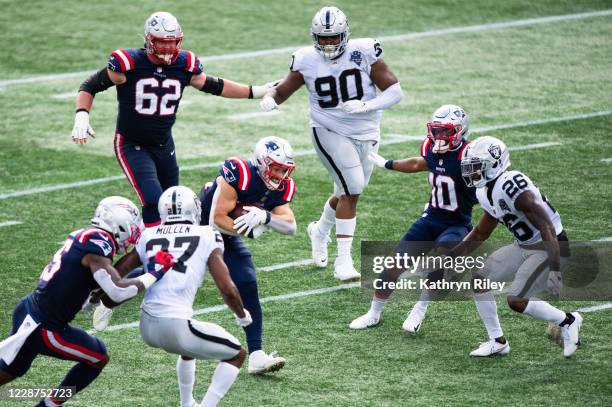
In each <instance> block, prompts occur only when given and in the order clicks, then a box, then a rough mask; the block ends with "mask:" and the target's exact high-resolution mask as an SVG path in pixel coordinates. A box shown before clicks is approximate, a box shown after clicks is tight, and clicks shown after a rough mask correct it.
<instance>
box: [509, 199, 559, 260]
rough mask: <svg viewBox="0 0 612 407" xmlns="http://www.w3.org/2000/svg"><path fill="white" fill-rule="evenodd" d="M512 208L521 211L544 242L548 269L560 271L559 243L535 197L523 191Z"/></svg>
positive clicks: (544, 211)
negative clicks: (536, 229)
mask: <svg viewBox="0 0 612 407" xmlns="http://www.w3.org/2000/svg"><path fill="white" fill-rule="evenodd" d="M514 207H515V208H516V209H518V210H519V211H522V212H523V213H524V214H525V216H527V219H529V222H531V224H532V225H534V226H535V227H536V228H538V230H539V231H540V234H541V236H542V240H543V241H544V242H545V243H544V245H545V246H546V251H547V252H548V263H549V268H550V270H552V271H560V270H561V251H560V249H559V242H558V241H557V235H556V233H555V226H554V225H553V223H552V221H551V220H550V217H549V216H548V213H546V210H545V209H544V208H543V207H542V205H541V204H540V203H539V202H538V201H537V200H536V197H535V195H534V194H533V192H531V191H523V192H521V194H520V195H519V196H518V197H517V198H516V201H514Z"/></svg>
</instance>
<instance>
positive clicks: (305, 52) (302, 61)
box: [289, 47, 316, 72]
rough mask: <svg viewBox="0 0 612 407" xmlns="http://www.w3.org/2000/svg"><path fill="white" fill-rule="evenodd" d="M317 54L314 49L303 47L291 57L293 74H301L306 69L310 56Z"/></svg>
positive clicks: (290, 65) (290, 66) (290, 67)
mask: <svg viewBox="0 0 612 407" xmlns="http://www.w3.org/2000/svg"><path fill="white" fill-rule="evenodd" d="M313 52H314V53H316V51H315V49H314V48H313V47H303V48H300V49H298V50H297V51H295V52H294V53H293V55H291V63H290V64H289V69H290V70H291V71H293V72H299V71H301V70H303V69H304V67H305V65H306V63H307V62H306V61H307V58H308V56H309V54H311V53H313Z"/></svg>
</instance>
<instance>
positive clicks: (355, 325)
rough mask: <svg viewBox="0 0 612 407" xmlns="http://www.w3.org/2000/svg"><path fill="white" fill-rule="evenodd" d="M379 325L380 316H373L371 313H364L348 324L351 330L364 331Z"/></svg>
mask: <svg viewBox="0 0 612 407" xmlns="http://www.w3.org/2000/svg"><path fill="white" fill-rule="evenodd" d="M378 324H380V314H378V316H374V315H372V314H371V313H369V312H368V313H366V314H364V315H362V316H360V317H357V318H355V319H354V320H353V322H351V323H350V324H349V328H351V329H366V328H372V327H375V326H377V325H378Z"/></svg>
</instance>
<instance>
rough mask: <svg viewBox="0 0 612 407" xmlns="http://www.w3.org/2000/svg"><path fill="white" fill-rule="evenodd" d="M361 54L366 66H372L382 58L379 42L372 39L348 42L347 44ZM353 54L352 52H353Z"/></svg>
mask: <svg viewBox="0 0 612 407" xmlns="http://www.w3.org/2000/svg"><path fill="white" fill-rule="evenodd" d="M351 42H352V45H353V47H355V48H356V49H357V51H358V52H361V53H362V54H363V56H364V58H365V60H366V61H367V62H368V65H372V64H373V63H375V62H376V61H378V60H379V59H381V58H382V57H383V49H382V46H381V44H380V41H378V40H377V39H374V38H357V39H355V40H349V44H351ZM353 52H354V51H353Z"/></svg>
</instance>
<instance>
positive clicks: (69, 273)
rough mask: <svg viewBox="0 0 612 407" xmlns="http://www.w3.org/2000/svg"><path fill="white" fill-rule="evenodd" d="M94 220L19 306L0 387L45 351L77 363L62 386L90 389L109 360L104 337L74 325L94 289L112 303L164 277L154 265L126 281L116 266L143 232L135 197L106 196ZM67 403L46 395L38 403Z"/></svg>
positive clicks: (1, 349) (0, 353)
mask: <svg viewBox="0 0 612 407" xmlns="http://www.w3.org/2000/svg"><path fill="white" fill-rule="evenodd" d="M91 224H92V226H93V227H90V228H85V229H81V230H78V231H75V232H72V233H71V234H70V235H69V236H68V238H67V240H66V242H65V243H64V246H63V247H62V248H61V249H60V250H58V252H57V253H56V254H55V256H53V259H52V260H51V262H50V263H49V264H48V265H47V266H46V267H45V268H44V269H43V271H42V274H41V275H40V279H39V281H38V286H37V287H36V289H35V290H34V291H33V292H31V293H30V294H28V295H27V296H26V297H24V298H23V299H22V300H21V301H20V302H19V303H18V304H17V306H16V307H15V309H14V311H13V324H12V329H11V336H10V337H9V338H8V339H6V340H5V341H3V342H2V343H0V357H1V358H2V361H0V385H2V384H5V383H8V382H10V381H12V380H13V379H15V378H16V377H19V376H22V375H24V374H25V373H26V372H27V371H28V370H29V369H30V366H31V364H32V362H33V361H34V359H35V358H36V357H37V356H38V355H46V356H51V357H55V358H58V359H64V360H73V361H76V362H77V364H76V365H74V366H73V367H72V369H70V371H69V372H68V374H67V375H66V376H65V377H64V380H63V381H62V382H61V383H60V386H66V387H70V386H74V387H75V388H76V392H77V393H78V392H80V391H81V390H83V389H84V388H86V387H87V386H88V385H89V384H90V383H91V382H92V381H94V380H95V379H96V377H98V375H99V374H100V372H101V371H102V369H103V368H104V366H105V365H106V364H107V363H108V361H109V355H108V353H107V351H106V347H105V345H104V343H103V342H102V341H101V340H100V339H98V338H96V337H94V336H91V335H89V334H87V333H86V332H85V331H83V330H81V329H79V328H75V327H73V326H70V325H69V323H70V322H71V321H72V320H73V319H74V317H75V315H76V314H77V313H78V312H79V311H80V310H81V306H82V305H83V303H84V302H85V300H86V299H87V297H88V296H89V294H90V292H91V291H92V290H94V289H97V288H101V289H102V290H103V291H104V292H105V293H106V294H107V295H108V296H109V297H110V298H111V299H112V300H113V301H116V302H122V301H126V300H128V299H130V298H132V297H134V296H135V295H136V294H138V293H139V292H141V291H143V290H145V289H147V288H148V287H150V286H151V285H153V284H154V283H155V282H156V281H157V280H159V279H160V278H161V277H162V276H163V274H164V271H163V270H157V269H152V270H150V271H149V272H147V273H146V274H143V275H142V276H140V277H138V278H135V279H124V280H121V279H120V277H119V274H118V273H117V270H115V268H114V267H113V264H112V259H113V257H114V256H115V254H123V253H125V251H126V249H127V247H129V246H130V245H133V244H135V243H136V241H137V240H138V238H139V236H140V233H141V228H142V219H141V217H140V213H139V211H138V209H137V208H136V206H135V205H134V204H133V203H132V202H131V201H129V200H128V199H125V198H122V197H118V196H113V197H108V198H105V199H103V200H102V201H101V202H100V204H99V205H98V207H97V208H96V211H95V214H94V217H93V219H92V220H91ZM73 395H74V394H72V396H73ZM63 401H64V400H59V399H54V398H46V399H44V400H41V402H40V403H39V404H38V406H41V407H45V406H47V407H50V406H58V405H61V404H62V402H63Z"/></svg>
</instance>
